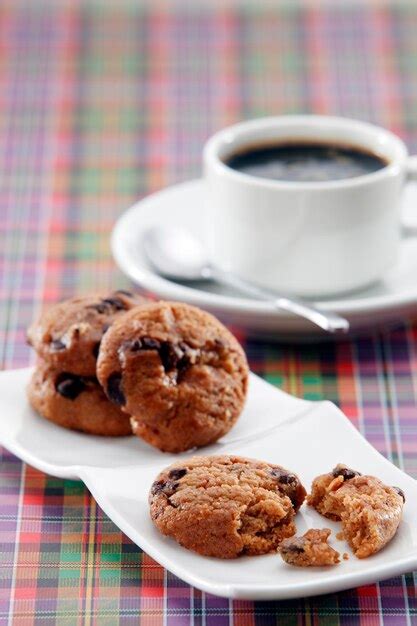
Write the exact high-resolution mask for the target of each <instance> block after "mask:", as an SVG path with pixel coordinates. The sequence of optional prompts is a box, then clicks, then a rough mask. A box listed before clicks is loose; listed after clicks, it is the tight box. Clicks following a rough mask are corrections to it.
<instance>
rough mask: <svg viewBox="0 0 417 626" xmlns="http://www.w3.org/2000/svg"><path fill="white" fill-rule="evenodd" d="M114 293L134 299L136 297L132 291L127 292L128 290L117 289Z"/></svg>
mask: <svg viewBox="0 0 417 626" xmlns="http://www.w3.org/2000/svg"><path fill="white" fill-rule="evenodd" d="M114 293H121V294H122V295H123V296H128V297H129V298H133V297H134V295H133V293H132V292H131V291H127V290H126V289H116V291H115V292H114Z"/></svg>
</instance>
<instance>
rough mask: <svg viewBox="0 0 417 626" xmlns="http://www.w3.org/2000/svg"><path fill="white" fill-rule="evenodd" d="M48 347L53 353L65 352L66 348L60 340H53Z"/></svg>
mask: <svg viewBox="0 0 417 626" xmlns="http://www.w3.org/2000/svg"><path fill="white" fill-rule="evenodd" d="M49 345H50V347H51V350H53V351H54V352H59V351H60V350H65V348H66V347H67V346H66V345H65V343H64V342H63V341H61V339H53V340H52V341H51V343H50V344H49Z"/></svg>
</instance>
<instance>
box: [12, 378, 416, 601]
mask: <svg viewBox="0 0 417 626" xmlns="http://www.w3.org/2000/svg"><path fill="white" fill-rule="evenodd" d="M30 375H31V369H22V370H14V371H7V372H2V373H0V412H1V418H0V443H1V444H3V445H4V446H5V447H6V448H8V449H9V450H10V451H11V452H13V453H14V454H16V455H17V456H19V457H20V458H21V459H23V460H24V461H26V462H27V463H30V464H31V465H33V466H34V467H36V468H38V469H40V470H42V471H45V472H47V473H49V474H52V475H54V476H59V477H62V478H72V479H81V480H83V481H84V483H85V484H86V485H87V487H88V489H89V490H90V491H91V493H92V494H93V496H94V497H95V499H96V500H97V502H98V504H99V505H100V506H101V508H102V509H103V510H104V511H105V512H106V513H107V515H108V516H109V517H110V518H111V519H112V520H113V521H114V522H115V523H116V524H117V526H119V528H120V529H121V530H122V531H123V532H125V533H126V535H128V537H130V538H131V539H132V540H133V541H134V542H135V543H136V544H137V545H138V546H140V547H141V548H143V550H145V551H146V552H147V553H148V554H149V555H150V556H151V557H153V558H154V559H155V560H157V561H158V562H159V563H161V565H163V566H164V567H166V568H167V569H169V570H170V571H171V572H173V573H174V574H176V575H177V576H179V577H180V578H182V579H183V580H185V581H186V582H187V583H189V584H191V585H194V586H195V587H198V588H199V589H202V590H204V591H207V592H209V593H213V594H217V595H219V596H224V597H229V598H247V599H254V600H255V599H256V600H270V599H284V598H294V597H303V596H311V595H315V594H320V593H329V592H332V591H339V590H342V589H348V588H350V587H355V586H357V585H361V584H364V583H371V582H375V581H377V580H381V579H384V578H388V577H390V576H394V575H398V574H402V573H405V572H408V571H411V570H413V569H414V568H416V567H417V524H416V523H415V520H416V519H417V483H416V481H414V480H413V479H412V478H410V477H409V476H407V475H406V474H404V473H403V472H401V471H400V470H399V469H398V468H396V467H395V466H394V465H392V464H391V463H390V462H389V461H387V460H386V459H385V458H384V457H382V456H381V455H380V454H379V453H378V452H377V451H376V450H375V449H374V448H373V447H372V446H371V445H369V444H368V443H367V442H366V441H365V440H364V439H363V438H362V436H361V435H360V434H359V433H358V432H357V430H356V429H355V428H354V427H353V426H352V425H351V423H350V422H349V420H348V419H347V418H346V417H345V416H344V415H343V413H342V412H341V411H339V409H338V408H337V407H336V406H334V405H333V404H332V403H330V402H307V401H305V400H300V399H297V398H294V397H292V396H289V395H288V394H286V393H284V392H282V391H280V390H278V389H276V388H274V387H272V386H271V385H269V384H268V383H265V382H264V381H262V380H261V379H260V378H258V377H257V376H255V375H254V374H251V379H250V389H249V399H248V402H247V405H246V408H245V410H244V412H243V414H242V416H241V418H240V420H239V422H238V424H237V425H236V426H235V428H234V429H233V430H232V431H231V432H230V433H229V434H228V435H227V436H226V437H224V438H223V439H222V440H221V441H219V442H218V443H216V444H215V445H213V446H210V447H208V448H205V449H204V450H201V451H200V453H201V454H204V455H206V454H228V453H233V454H240V455H243V456H248V457H253V458H258V459H263V460H265V461H269V462H271V463H278V464H281V465H284V466H285V467H287V468H289V469H291V470H293V471H294V472H297V473H298V474H299V476H300V478H301V480H302V482H303V483H304V485H305V486H306V487H307V488H308V487H309V486H310V484H311V481H312V479H313V478H314V477H315V476H316V475H317V474H320V473H323V472H327V471H329V470H330V469H331V468H332V467H333V466H334V465H336V464H337V463H338V462H342V463H346V464H347V465H350V466H352V467H354V468H355V469H358V470H359V471H361V472H363V473H368V474H373V475H376V476H378V477H379V478H381V479H382V480H383V481H385V482H386V483H388V484H392V485H397V486H398V487H401V489H403V490H404V492H405V494H406V504H405V510H404V520H403V522H402V524H401V526H400V528H399V531H398V533H397V535H396V537H395V538H394V539H393V540H392V541H391V543H390V544H389V545H388V546H387V547H386V548H385V549H384V550H382V551H381V552H379V553H378V554H376V555H375V556H373V557H370V558H368V559H365V560H362V561H361V560H358V559H356V558H355V557H354V556H353V555H352V553H351V551H350V550H349V548H348V547H347V545H346V544H345V542H343V541H337V540H336V538H335V532H338V530H340V527H339V525H338V524H336V523H333V522H330V521H329V520H326V519H324V518H323V517H321V516H320V515H318V514H317V513H316V512H315V511H313V510H312V509H311V508H309V507H307V506H303V507H302V509H301V511H300V513H299V514H298V516H297V528H298V531H299V533H303V532H305V530H307V528H312V527H313V528H323V527H329V528H332V529H333V530H334V531H335V532H334V533H333V534H332V538H333V545H335V547H336V548H337V549H338V550H339V551H340V552H348V553H349V555H350V558H349V560H348V561H342V563H340V565H337V566H336V567H329V568H295V567H291V566H288V565H286V564H285V563H284V562H283V561H282V560H281V559H280V557H279V556H277V555H275V554H271V555H267V556H260V557H242V558H240V559H235V560H230V561H223V560H220V559H212V558H207V557H202V556H199V555H197V554H194V553H192V552H189V551H187V550H186V549H184V548H182V547H181V546H179V545H177V544H176V543H175V542H174V541H172V540H171V539H168V538H166V537H163V536H162V535H161V534H160V533H159V532H158V531H157V530H156V529H155V528H154V526H153V525H152V522H151V520H150V517H149V513H148V503H147V498H148V491H149V488H150V485H151V483H152V481H153V480H154V478H155V476H156V474H157V473H158V472H159V471H160V470H161V469H162V468H163V467H165V466H166V465H169V464H170V463H172V462H173V461H174V460H178V459H179V458H185V457H187V456H190V455H191V454H192V453H185V454H183V455H171V454H163V453H161V452H159V451H158V450H155V449H153V448H151V447H150V446H148V445H146V444H145V443H143V442H141V441H140V440H139V439H137V438H136V437H126V438H120V439H119V438H114V439H111V438H102V437H93V436H90V435H84V434H81V433H76V432H72V431H67V430H64V429H63V428H60V427H59V426H55V425H54V424H51V423H50V422H47V421H46V420H44V419H42V418H40V417H38V416H37V415H36V414H35V413H34V412H33V411H32V410H31V409H30V407H29V406H28V404H27V401H26V395H25V387H26V385H27V383H28V380H29V378H30Z"/></svg>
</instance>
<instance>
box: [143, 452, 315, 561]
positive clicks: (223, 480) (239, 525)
mask: <svg viewBox="0 0 417 626" xmlns="http://www.w3.org/2000/svg"><path fill="white" fill-rule="evenodd" d="M286 474H287V475H288V476H291V477H295V478H296V481H293V480H291V481H290V482H291V484H292V492H291V493H290V491H289V489H288V485H289V484H290V483H289V482H285V480H284V483H281V482H280V480H282V479H283V477H284V476H285V475H286ZM277 476H278V477H279V478H278V479H277ZM287 494H290V495H292V497H293V500H294V501H295V502H296V503H297V507H294V505H293V503H292V501H291V499H290V497H289V496H288V495H287ZM302 494H305V490H304V488H303V486H302V485H301V483H300V481H299V479H298V477H296V475H295V474H293V473H292V472H289V471H288V470H285V469H284V468H282V467H280V466H278V465H271V464H268V463H264V462H263V461H256V460H253V459H246V458H242V457H238V456H206V457H204V456H200V457H191V458H189V459H186V460H184V461H181V462H179V463H175V464H174V465H171V466H170V467H168V468H166V469H165V470H163V471H162V472H161V473H160V474H159V476H158V477H157V479H156V480H155V482H154V483H153V485H152V488H151V491H150V495H149V503H150V513H151V517H152V520H153V522H154V524H155V525H156V527H157V528H158V529H159V530H160V531H161V532H162V533H163V534H164V535H167V536H169V537H172V538H173V539H175V540H176V541H177V542H178V543H180V544H181V545H182V546H184V547H185V548H188V549H189V550H193V551H195V552H198V553H199V554H203V555H206V556H213V557H218V558H223V559H231V558H236V557H238V556H240V555H243V554H249V555H256V554H266V553H268V552H271V551H273V550H276V548H277V546H278V545H279V543H280V542H281V541H282V540H283V539H284V538H286V537H289V536H291V535H293V534H294V533H295V531H296V528H295V524H294V515H295V512H296V508H298V507H299V506H300V505H301V503H302V500H301V498H302V497H304V496H302Z"/></svg>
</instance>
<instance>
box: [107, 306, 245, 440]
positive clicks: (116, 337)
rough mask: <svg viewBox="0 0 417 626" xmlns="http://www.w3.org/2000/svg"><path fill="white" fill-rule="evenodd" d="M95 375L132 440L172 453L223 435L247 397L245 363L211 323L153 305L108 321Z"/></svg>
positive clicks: (189, 309) (194, 313)
mask: <svg viewBox="0 0 417 626" xmlns="http://www.w3.org/2000/svg"><path fill="white" fill-rule="evenodd" d="M97 375H98V378H99V380H100V382H101V384H102V386H103V388H104V389H105V390H106V393H107V395H108V397H109V398H110V399H111V400H113V401H114V402H115V403H116V404H118V405H119V406H120V407H121V408H122V409H123V410H125V411H126V412H127V413H129V414H130V415H132V416H133V418H134V419H133V420H132V424H133V427H134V430H135V431H136V432H137V434H138V435H139V436H143V437H144V439H145V440H147V441H148V442H149V443H151V444H152V445H154V446H156V447H158V448H160V449H162V450H164V451H170V452H179V451H183V450H187V449H190V448H192V447H195V446H203V445H207V444H209V443H212V442H214V441H216V440H217V439H219V438H220V437H221V436H223V435H224V434H225V433H227V432H228V431H229V430H230V428H231V427H232V426H233V424H234V423H235V422H236V420H237V418H238V417H239V415H240V413H241V411H242V409H243V406H244V402H245V399H246V391H247V384H248V365H247V361H246V356H245V354H244V352H243V349H242V347H241V346H240V345H239V343H238V341H237V340H236V339H235V337H234V336H233V335H232V334H231V333H230V332H229V331H228V330H227V329H226V328H225V326H223V324H221V322H219V321H218V320H217V319H216V318H215V317H213V316H212V315H210V314H209V313H206V312H205V311H201V310H200V309H198V308H196V307H193V306H190V305H187V304H182V303H178V302H157V303H153V304H148V305H144V306H142V307H140V308H137V309H135V310H134V311H129V312H128V313H126V315H124V317H123V319H120V320H116V321H115V322H114V324H113V325H112V327H111V328H110V329H109V330H108V332H107V333H106V334H105V336H104V338H103V341H102V343H101V346H100V352H99V358H98V361H97ZM137 425H138V426H137Z"/></svg>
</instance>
